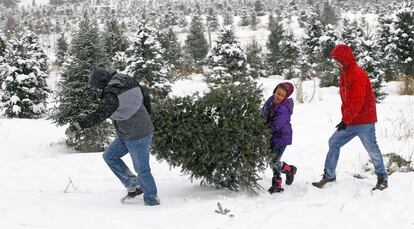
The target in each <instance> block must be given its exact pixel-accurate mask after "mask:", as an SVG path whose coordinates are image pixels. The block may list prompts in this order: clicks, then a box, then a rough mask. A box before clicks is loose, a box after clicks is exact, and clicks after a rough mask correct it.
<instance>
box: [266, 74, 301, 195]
mask: <svg viewBox="0 0 414 229" xmlns="http://www.w3.org/2000/svg"><path fill="white" fill-rule="evenodd" d="M293 88H294V87H293V85H292V84H291V83H289V82H284V83H280V84H278V85H277V86H276V88H275V89H274V90H273V95H272V96H270V98H269V99H267V101H266V103H265V104H264V106H263V108H262V115H263V116H264V117H265V118H266V124H267V126H268V128H269V129H270V131H271V133H272V138H271V139H270V147H271V149H272V151H273V153H274V158H273V160H272V161H271V167H272V170H273V178H272V187H270V189H269V192H270V194H273V193H275V192H282V191H283V188H282V178H281V177H280V175H281V173H284V174H286V181H285V183H286V184H287V185H290V184H292V182H293V178H294V175H295V174H296V170H297V169H296V167H295V166H293V165H288V164H286V163H285V162H282V161H281V158H282V155H283V152H284V151H285V149H286V146H287V145H291V144H292V125H291V124H290V116H291V115H292V113H293V100H292V99H291V98H289V96H290V95H291V94H292V93H293Z"/></svg>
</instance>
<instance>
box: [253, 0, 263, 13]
mask: <svg viewBox="0 0 414 229" xmlns="http://www.w3.org/2000/svg"><path fill="white" fill-rule="evenodd" d="M254 11H255V13H256V14H257V16H264V15H265V7H264V4H263V2H262V1H260V0H256V1H255V3H254Z"/></svg>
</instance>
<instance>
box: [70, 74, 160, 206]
mask: <svg viewBox="0 0 414 229" xmlns="http://www.w3.org/2000/svg"><path fill="white" fill-rule="evenodd" d="M89 86H90V87H91V88H95V89H101V90H103V98H102V101H101V102H100V104H99V105H98V107H97V109H96V111H94V112H92V113H90V114H89V115H87V116H86V117H85V118H83V119H81V120H79V121H78V122H77V123H73V124H71V125H70V126H69V128H68V129H67V131H66V133H67V135H68V136H73V135H74V134H75V133H76V132H78V131H80V130H81V129H83V128H89V127H92V126H94V125H96V124H99V123H101V122H103V121H105V120H106V119H107V118H110V119H111V120H112V122H113V125H114V127H115V131H116V134H117V137H116V138H115V139H114V141H113V142H112V143H111V144H110V145H109V147H108V148H107V149H106V150H105V152H104V154H103V158H104V160H105V162H106V163H107V164H108V166H109V168H110V169H111V170H112V172H113V173H114V174H115V175H116V176H117V177H118V179H119V180H120V181H121V182H122V184H123V185H124V186H125V187H126V188H127V190H128V194H127V196H125V197H124V198H122V202H124V201H126V200H129V199H133V198H134V197H136V196H137V195H140V194H142V193H144V202H145V204H146V205H159V203H160V201H159V199H158V197H157V187H156V185H155V181H154V178H153V176H152V174H151V169H150V166H149V147H150V144H151V140H152V137H153V129H154V127H153V124H152V122H151V119H150V116H149V114H148V112H147V110H146V108H145V106H144V103H143V95H142V92H141V89H140V87H139V85H138V83H137V82H136V81H135V80H134V79H133V78H131V77H129V76H127V75H124V74H121V73H116V72H111V71H108V70H106V69H104V68H96V69H94V70H93V71H92V72H91V74H90V75H89ZM128 152H129V153H130V155H131V158H132V163H133V165H134V169H135V171H136V172H137V174H138V176H136V175H134V174H133V173H132V172H131V171H130V170H129V168H128V167H127V166H126V164H125V163H124V162H123V161H122V160H121V158H122V157H123V156H124V155H126V154H127V153H128Z"/></svg>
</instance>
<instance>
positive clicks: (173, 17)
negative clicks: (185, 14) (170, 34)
mask: <svg viewBox="0 0 414 229" xmlns="http://www.w3.org/2000/svg"><path fill="white" fill-rule="evenodd" d="M178 21H179V18H178V15H177V14H176V13H175V12H174V11H173V9H172V7H168V9H167V12H166V13H165V14H164V15H163V16H162V17H161V21H160V22H161V23H160V26H161V28H168V27H171V26H174V25H178Z"/></svg>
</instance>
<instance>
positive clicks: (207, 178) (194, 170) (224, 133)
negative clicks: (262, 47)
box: [153, 28, 270, 191]
mask: <svg viewBox="0 0 414 229" xmlns="http://www.w3.org/2000/svg"><path fill="white" fill-rule="evenodd" d="M207 59H208V67H209V68H210V69H212V74H211V75H210V76H209V77H208V78H207V79H208V80H207V81H208V82H210V83H212V84H211V85H210V88H211V90H210V91H209V92H208V93H207V94H206V95H205V96H204V97H202V98H196V97H190V96H187V97H184V98H175V99H171V98H166V99H165V100H163V101H161V103H160V104H159V107H157V111H158V112H156V114H154V115H153V118H154V123H155V128H156V130H155V131H156V132H157V135H156V137H155V138H154V144H153V150H154V152H155V154H156V156H157V158H158V159H163V160H166V161H167V162H168V163H169V164H170V166H173V167H176V166H178V167H180V168H181V170H182V172H184V173H188V174H190V175H191V178H198V179H201V180H202V182H203V183H207V184H212V185H215V186H216V187H225V188H228V189H231V190H239V189H248V190H253V191H255V190H257V189H260V185H259V184H258V180H259V174H258V173H259V172H260V171H263V170H264V168H265V166H266V164H267V161H268V158H269V152H270V151H269V150H268V146H267V145H268V144H267V142H268V137H269V135H268V132H267V131H266V127H265V124H264V121H263V119H262V117H261V116H260V114H259V111H260V104H261V102H260V101H261V91H260V90H259V88H258V87H257V85H256V84H255V83H254V82H253V81H252V80H251V77H249V75H248V65H247V62H246V55H245V53H244V52H243V50H242V49H241V47H240V44H239V43H238V42H237V41H236V37H235V35H234V32H233V30H232V29H231V28H225V29H223V30H221V31H220V33H219V36H218V40H217V44H216V46H214V48H213V49H212V50H211V53H210V54H209V56H208V58H207ZM171 130H174V132H171Z"/></svg>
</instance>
